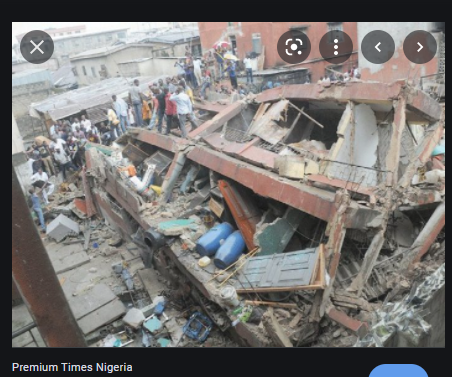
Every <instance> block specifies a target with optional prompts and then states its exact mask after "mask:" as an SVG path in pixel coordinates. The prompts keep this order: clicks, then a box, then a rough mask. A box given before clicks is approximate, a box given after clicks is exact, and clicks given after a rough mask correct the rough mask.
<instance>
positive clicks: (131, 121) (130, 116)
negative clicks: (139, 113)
mask: <svg viewBox="0 0 452 377" xmlns="http://www.w3.org/2000/svg"><path fill="white" fill-rule="evenodd" d="M127 118H128V119H129V124H130V126H132V127H135V117H134V115H133V109H132V106H131V105H128V109H127Z"/></svg>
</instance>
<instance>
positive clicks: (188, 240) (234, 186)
mask: <svg viewBox="0 0 452 377" xmlns="http://www.w3.org/2000/svg"><path fill="white" fill-rule="evenodd" d="M199 106H201V109H202V112H203V114H204V115H203V117H202V124H201V125H200V126H199V127H198V128H196V129H195V130H192V131H191V132H190V133H189V136H188V138H187V139H182V138H179V137H177V136H175V135H170V136H164V135H161V134H158V133H157V132H155V131H148V130H144V129H130V130H129V132H128V133H127V134H126V135H124V136H122V137H121V138H120V139H118V140H117V145H115V146H114V148H111V149H110V150H109V153H105V149H106V148H104V147H102V148H96V147H93V148H91V149H89V150H87V152H86V161H87V164H86V169H85V170H84V171H83V172H81V173H80V176H79V177H78V186H77V187H78V188H79V190H80V191H82V193H83V195H81V196H79V195H78V191H77V190H76V191H75V197H74V198H71V199H69V200H68V201H66V199H63V198H64V195H66V194H61V195H59V196H58V197H57V198H56V200H55V201H54V204H55V206H54V208H53V209H52V210H51V211H53V212H54V214H55V215H56V214H58V213H62V214H67V211H66V209H65V208H69V209H71V210H73V209H74V206H75V207H76V212H73V216H72V217H75V218H76V219H78V221H79V222H80V223H81V227H82V228H83V234H84V238H83V243H84V245H86V249H85V251H87V253H88V255H89V258H102V260H103V261H104V263H108V264H109V265H111V266H113V268H112V269H111V266H110V269H111V271H110V275H113V278H114V279H115V282H116V283H115V284H117V286H115V284H112V285H111V286H110V288H111V289H112V290H113V291H114V293H115V295H116V296H117V297H119V299H120V302H121V303H122V304H123V305H125V306H124V307H123V310H122V311H121V314H120V316H118V317H117V318H114V321H112V322H110V323H109V324H107V325H106V324H102V326H101V327H100V328H97V329H95V330H96V331H94V332H93V333H91V334H90V336H91V340H92V343H95V342H98V343H96V344H97V345H100V346H102V345H103V346H125V345H127V346H129V344H130V345H138V346H142V345H145V346H188V345H190V346H235V345H240V346H278V347H300V346H313V347H320V346H323V347H325V346H328V347H352V346H359V347H371V346H397V345H401V344H409V345H414V346H420V345H425V344H430V345H439V344H440V343H441V342H442V341H443V339H442V338H441V336H440V335H438V333H437V331H436V330H435V326H434V324H435V323H437V321H438V318H437V317H435V316H430V317H429V312H428V310H427V306H428V305H431V306H434V305H437V303H436V302H435V303H433V301H435V300H434V296H435V293H436V292H438V291H441V289H442V285H444V275H445V267H444V263H445V230H444V226H445V169H444V170H438V169H432V166H431V159H432V157H431V156H432V153H433V152H434V150H435V148H436V147H437V146H438V145H440V144H441V142H442V139H443V135H444V126H445V115H444V107H443V106H442V105H441V104H439V103H438V102H436V101H435V100H433V99H432V98H430V97H429V96H428V95H426V93H424V92H422V91H419V90H417V89H415V88H413V87H411V86H409V85H408V84H406V83H405V82H396V83H394V84H389V85H388V84H382V83H362V82H349V83H338V84H329V83H328V84H325V85H322V84H306V85H287V86H281V87H278V88H275V89H270V90H267V91H264V92H262V93H260V94H258V95H253V96H249V97H247V98H245V99H242V100H239V101H236V102H233V103H230V104H227V105H221V106H219V105H215V106H214V104H209V103H208V102H204V103H203V104H200V105H199ZM433 154H434V153H433ZM443 154H444V153H443ZM435 156H436V155H435ZM443 163H444V161H443ZM435 170H437V171H435ZM432 172H433V173H432ZM69 201H71V202H74V205H73V206H67V203H68V202H69ZM77 210H78V211H77ZM74 215H75V216H74ZM93 240H95V241H93ZM101 240H102V241H104V242H103V243H102V244H101ZM107 240H109V241H107ZM80 241H82V240H80ZM94 243H96V246H93V245H94ZM121 245H122V246H121ZM124 245H125V246H124ZM118 250H119V251H118ZM132 251H133V252H132ZM124 271H127V273H124ZM435 271H436V272H435ZM111 278H112V277H111V276H109V277H108V278H107V279H106V281H109V279H111ZM101 281H102V280H101ZM101 281H91V283H90V284H91V285H96V284H99V283H100V282H101ZM119 287H120V288H119ZM91 289H92V287H91ZM77 294H79V293H77ZM432 313H433V312H432ZM124 315H125V316H124ZM121 318H122V320H121ZM428 320H430V322H428ZM99 329H101V330H102V331H100V330H99ZM408 332H409V334H408ZM94 333H95V334H96V335H93V334H94ZM87 335H88V334H87ZM107 335H108V336H107ZM403 339H404V340H403ZM433 339H435V342H436V343H434V342H433ZM403 342H406V343H403Z"/></svg>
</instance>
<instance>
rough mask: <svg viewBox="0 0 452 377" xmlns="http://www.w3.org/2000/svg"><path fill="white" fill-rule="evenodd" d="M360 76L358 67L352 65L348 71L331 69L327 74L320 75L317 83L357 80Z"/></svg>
mask: <svg viewBox="0 0 452 377" xmlns="http://www.w3.org/2000/svg"><path fill="white" fill-rule="evenodd" d="M360 78H361V73H360V72H359V69H358V68H357V67H356V66H353V67H352V68H351V69H350V70H349V71H346V72H344V73H342V72H335V71H332V72H331V73H330V74H329V75H325V76H322V77H320V79H319V80H318V81H317V83H318V84H320V83H324V82H337V81H344V82H348V81H350V80H353V79H357V80H359V79H360Z"/></svg>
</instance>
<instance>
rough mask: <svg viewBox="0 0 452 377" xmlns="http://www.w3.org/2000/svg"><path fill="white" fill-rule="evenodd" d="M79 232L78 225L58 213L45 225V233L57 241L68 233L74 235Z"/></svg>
mask: <svg viewBox="0 0 452 377" xmlns="http://www.w3.org/2000/svg"><path fill="white" fill-rule="evenodd" d="M79 233H80V227H79V225H78V224H77V223H76V222H75V221H72V220H71V219H70V218H68V217H66V216H64V215H63V214H60V215H59V216H58V217H57V218H56V219H55V220H53V221H52V222H51V223H50V224H49V225H48V226H47V235H48V236H49V237H52V238H53V239H54V240H55V241H57V242H61V241H62V240H63V239H64V238H65V237H67V236H69V235H74V236H76V235H78V234H79Z"/></svg>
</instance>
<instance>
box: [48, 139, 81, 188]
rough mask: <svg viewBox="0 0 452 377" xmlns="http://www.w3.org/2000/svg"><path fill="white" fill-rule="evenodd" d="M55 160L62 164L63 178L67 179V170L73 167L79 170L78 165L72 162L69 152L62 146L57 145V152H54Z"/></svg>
mask: <svg viewBox="0 0 452 377" xmlns="http://www.w3.org/2000/svg"><path fill="white" fill-rule="evenodd" d="M53 157H54V158H55V161H56V162H58V164H59V165H60V169H61V170H62V172H63V179H64V180H66V171H67V170H69V169H72V170H74V171H77V170H78V169H77V167H76V166H75V165H74V164H73V163H72V161H71V159H70V158H69V156H68V155H67V153H66V152H65V151H64V150H63V149H61V148H60V147H58V146H56V147H55V153H54V154H53Z"/></svg>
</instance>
